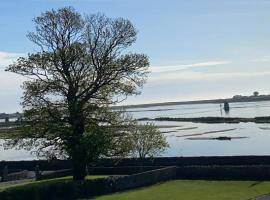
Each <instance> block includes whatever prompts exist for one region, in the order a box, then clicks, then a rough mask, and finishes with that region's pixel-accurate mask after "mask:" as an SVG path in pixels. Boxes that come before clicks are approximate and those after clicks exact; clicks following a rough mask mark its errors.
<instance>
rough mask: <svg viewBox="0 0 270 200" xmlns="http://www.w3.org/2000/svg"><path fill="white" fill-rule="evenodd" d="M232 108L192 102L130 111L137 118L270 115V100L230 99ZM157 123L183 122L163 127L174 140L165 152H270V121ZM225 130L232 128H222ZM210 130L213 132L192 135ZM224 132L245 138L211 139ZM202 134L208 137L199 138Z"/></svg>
mask: <svg viewBox="0 0 270 200" xmlns="http://www.w3.org/2000/svg"><path fill="white" fill-rule="evenodd" d="M230 108H231V109H230V112H229V113H225V112H224V111H223V109H221V108H220V104H190V105H174V106H157V107H151V108H137V109H128V110H127V111H129V112H131V113H132V115H133V116H134V117H135V118H144V117H147V118H156V117H260V116H270V101H261V102H241V103H230ZM154 123H155V124H156V125H157V126H168V125H172V126H179V127H171V128H160V130H161V131H162V132H168V133H164V134H165V136H166V139H167V141H168V143H169V144H170V148H169V149H168V150H167V151H166V152H165V153H163V154H162V155H161V156H233V155H269V154H270V148H269V144H270V124H255V123H239V124H225V123H224V124H220V123H218V124H203V123H192V122H169V121H155V122H154ZM179 129H182V130H179ZM230 129H232V130H230ZM224 130H230V131H226V132H222V131H224ZM215 131H217V132H215ZM218 131H221V132H218ZM207 132H212V133H208V134H203V135H192V134H202V133H207ZM183 135H189V136H183ZM179 136H180V137H179ZM224 136H225V137H236V138H237V137H240V138H241V137H243V138H241V139H240V138H239V139H232V140H214V139H209V138H217V137H224ZM202 137H203V138H204V140H199V138H202ZM194 138H195V139H197V140H195V139H194ZM207 138H208V139H207ZM190 139H193V140H190Z"/></svg>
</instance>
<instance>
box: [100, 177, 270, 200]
mask: <svg viewBox="0 0 270 200" xmlns="http://www.w3.org/2000/svg"><path fill="white" fill-rule="evenodd" d="M268 193H270V182H255V181H184V180H176V181H170V182H166V183H162V184H157V185H154V186H151V187H145V188H141V189H137V190H131V191H127V192H121V193H117V194H112V195H105V196H100V197H97V198H95V199H96V200H138V199H140V200H167V199H169V200H180V199H188V200H249V199H253V198H255V197H258V196H262V195H265V194H268Z"/></svg>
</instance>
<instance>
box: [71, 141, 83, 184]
mask: <svg viewBox="0 0 270 200" xmlns="http://www.w3.org/2000/svg"><path fill="white" fill-rule="evenodd" d="M73 151H74V152H73V156H72V163H73V180H74V181H83V180H84V179H85V176H86V154H85V150H84V147H83V146H82V145H80V144H77V145H76V147H75V149H74V150H73Z"/></svg>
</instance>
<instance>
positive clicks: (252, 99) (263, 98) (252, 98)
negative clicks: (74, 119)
mask: <svg viewBox="0 0 270 200" xmlns="http://www.w3.org/2000/svg"><path fill="white" fill-rule="evenodd" d="M225 101H227V102H229V103H237V102H256V101H270V95H262V96H257V97H255V96H250V97H242V98H227V99H209V100H195V101H176V102H162V103H149V104H136V105H122V106H112V108H113V109H121V108H122V109H129V108H150V107H156V106H174V105H188V104H208V103H217V104H220V103H224V102H225Z"/></svg>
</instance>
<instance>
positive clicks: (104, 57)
mask: <svg viewBox="0 0 270 200" xmlns="http://www.w3.org/2000/svg"><path fill="white" fill-rule="evenodd" d="M34 23H35V31H33V32H31V33H29V34H28V38H29V39H30V40H31V41H32V42H34V43H35V44H36V45H38V47H40V51H39V52H35V53H30V54H29V55H28V56H27V57H21V58H19V59H18V60H17V61H16V62H15V63H14V64H12V65H10V66H9V67H8V68H7V71H11V72H15V73H17V74H20V75H23V76H25V77H27V78H28V80H27V81H25V82H24V83H23V90H24V96H23V102H22V106H23V109H24V120H23V121H24V125H23V128H22V130H23V131H22V133H21V134H20V136H19V137H18V138H16V139H14V140H12V141H9V142H11V143H12V145H19V146H21V147H23V148H28V149H32V150H33V149H34V150H36V152H37V153H38V154H39V155H42V154H43V155H44V153H45V154H48V153H50V154H56V153H57V156H62V155H67V157H69V158H70V159H72V163H73V179H74V180H76V181H81V180H83V179H84V177H85V175H86V174H85V169H86V163H87V162H89V161H93V160H94V158H96V157H99V156H100V155H101V154H111V153H112V152H114V150H115V149H110V148H109V147H108V145H109V144H110V145H111V144H112V142H113V143H114V144H116V143H117V141H118V142H119V141H121V140H120V139H119V135H118V136H116V137H114V136H112V135H113V134H115V135H117V134H119V133H120V132H121V131H120V132H119V130H118V129H117V128H116V127H119V123H120V122H119V120H116V119H119V116H118V115H117V114H116V113H113V112H111V110H110V109H109V106H110V105H112V104H114V103H117V102H119V101H122V100H124V99H125V98H126V97H127V96H129V95H134V94H138V93H139V91H138V89H139V88H140V87H142V85H143V83H144V82H145V80H146V77H147V73H148V72H147V70H148V66H149V61H148V57H147V56H146V55H144V54H135V53H125V52H126V49H127V48H128V47H130V46H131V45H132V44H133V43H134V42H135V40H136V35H137V31H136V30H135V28H134V26H133V25H132V23H131V22H130V21H129V20H126V19H122V18H117V19H111V18H108V17H106V16H104V15H101V14H94V15H88V16H86V17H82V16H81V15H80V14H79V13H78V12H76V11H75V10H74V9H73V8H71V7H66V8H62V9H58V10H51V11H47V12H45V13H42V14H41V15H40V16H39V17H37V18H35V19H34ZM120 121H121V120H120ZM117 131H118V133H117ZM112 137H113V139H112ZM25 138H28V140H25ZM29 138H30V139H29ZM108 140H109V141H108ZM108 142H109V143H108ZM110 147H111V146H110ZM118 147H119V146H118ZM105 150H106V151H105ZM120 151H122V150H121V147H120Z"/></svg>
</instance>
